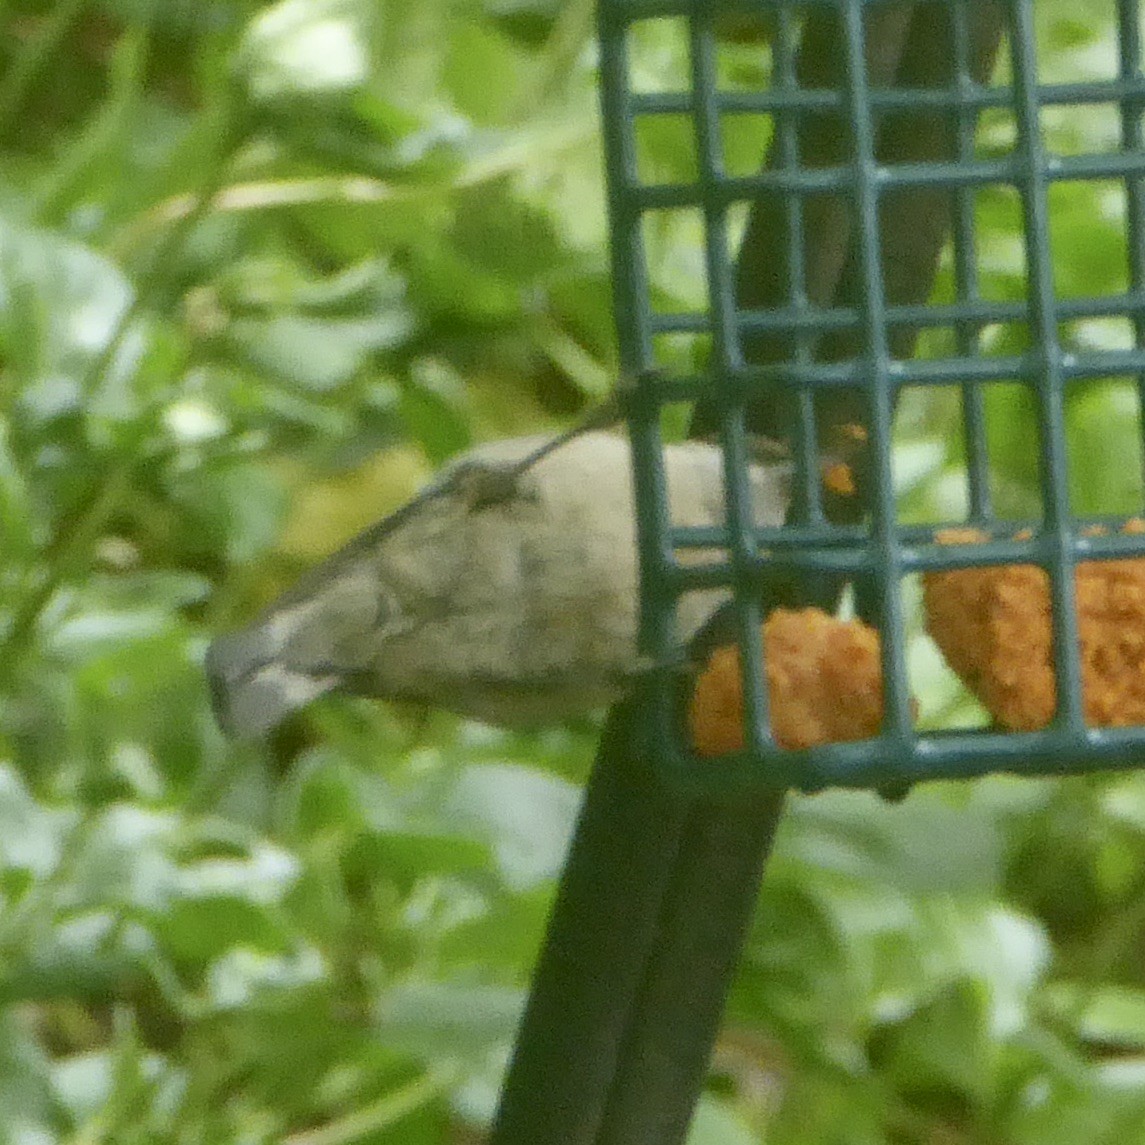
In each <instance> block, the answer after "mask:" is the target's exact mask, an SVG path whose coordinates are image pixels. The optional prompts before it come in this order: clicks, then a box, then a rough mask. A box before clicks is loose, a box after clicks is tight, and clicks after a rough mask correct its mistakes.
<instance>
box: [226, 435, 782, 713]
mask: <svg viewBox="0 0 1145 1145" xmlns="http://www.w3.org/2000/svg"><path fill="white" fill-rule="evenodd" d="M544 444H545V439H544V438H540V437H523V438H513V439H510V440H505V441H498V442H493V443H491V444H487V445H482V446H479V447H477V448H475V449H473V450H471V451H469V452H468V453H466V454H463V455H462V456H460V457H459V458H458V459H456V460H455V461H454V462H452V463H451V464H450V465H448V466H447V467H446V468H445V469H444V470H443V471H442V472H441V473H440V475H439V476H438V478H437V479H436V480H435V481H434V482H433V484H432V485H430V486H429V488H428V489H426V490H425V491H424V492H423V493H421V494H419V495H418V496H417V497H416V498H414V500H413V501H411V502H410V503H409V504H407V505H406V506H404V507H403V508H401V509H399V510H398V511H397V512H396V513H394V514H392V515H391V516H389V517H387V518H386V519H385V520H383V521H381V522H379V523H378V524H377V525H375V526H373V527H372V528H370V529H368V530H366V531H365V532H364V533H362V534H360V535H359V536H358V537H356V538H355V539H354V540H352V541H350V542H349V544H347V545H346V546H345V547H344V548H343V549H341V550H340V551H338V552H336V553H334V554H333V555H332V556H330V557H328V558H327V559H326V560H324V561H322V562H321V563H320V564H318V565H317V566H316V567H315V568H313V569H311V570H310V571H309V572H308V573H307V574H306V575H305V576H303V577H302V579H301V580H300V581H299V583H298V584H297V585H295V586H294V588H292V589H291V590H290V591H288V592H287V593H286V594H284V595H283V596H282V597H281V598H280V599H278V600H277V601H275V602H274V603H273V604H271V605H270V606H269V607H268V608H267V609H266V610H265V611H264V612H263V613H262V614H261V615H260V616H259V617H257V618H256V619H255V620H254V621H253V622H252V623H251V624H250V625H248V626H247V627H246V628H243V629H241V630H240V631H238V632H235V633H231V634H228V635H224V636H221V637H219V638H218V639H217V640H215V641H214V643H213V644H212V645H211V647H210V649H209V650H208V653H207V672H208V676H209V678H210V681H211V690H212V696H213V698H214V702H215V709H216V713H217V715H218V717H219V719H220V722H221V723H222V725H223V727H224V728H225V729H226V730H227V731H228V732H230V733H231V734H234V735H238V736H258V735H263V734H265V733H266V732H268V731H269V730H271V729H272V728H273V727H274V726H275V725H276V724H278V723H279V722H281V720H282V719H283V718H285V717H286V716H287V715H288V714H289V713H290V712H291V711H293V710H295V709H297V708H300V707H302V706H303V705H305V704H307V703H309V702H310V701H311V700H313V699H315V698H316V697H318V696H320V695H322V694H323V693H325V692H329V691H332V690H334V689H339V690H343V691H347V692H351V693H354V694H357V695H366V696H373V697H378V698H381V699H394V700H409V701H415V702H418V703H421V704H426V705H430V706H433V707H438V708H445V709H448V710H450V711H453V712H457V713H459V714H461V715H464V716H468V717H470V718H473V719H476V720H480V721H482V722H484V723H489V724H495V725H502V726H507V727H528V726H537V725H545V724H553V723H557V722H560V721H562V720H565V719H568V718H571V717H574V716H579V715H582V714H586V713H588V712H591V711H593V710H594V709H597V708H600V707H602V706H604V705H606V704H608V703H610V702H611V701H613V700H614V699H616V698H617V697H618V696H619V695H621V694H622V693H623V691H624V690H625V687H626V686H627V685H628V684H629V683H630V682H631V680H632V677H633V674H634V673H635V672H636V671H638V669H639V667H640V663H641V661H640V658H639V656H638V654H637V636H638V625H639V575H638V562H637V554H636V536H635V521H636V517H635V507H634V498H633V482H632V472H631V460H630V450H629V444H628V440H627V438H625V437H623V436H621V435H619V434H616V433H609V432H599V431H594V432H588V433H584V434H581V435H580V436H577V437H573V438H572V439H571V440H568V441H565V442H563V443H562V444H560V445H559V446H558V447H556V448H554V449H552V450H551V451H548V452H545V453H544V454H543V455H542V456H540V457H539V458H538V459H537V460H536V461H535V462H534V463H531V464H529V463H528V459H530V458H532V457H533V456H534V455H535V454H537V452H538V450H539V449H541V447H543V446H544ZM664 465H665V474H666V478H667V488H668V503H669V510H670V516H671V520H672V522H673V524H676V525H680V526H698V527H704V526H719V525H722V524H723V522H724V519H725V513H726V508H725V497H724V483H723V458H722V455H721V453H720V451H719V450H718V449H717V448H716V447H714V446H712V445H708V444H704V443H701V442H687V443H682V444H676V445H668V446H666V447H665V451H664ZM749 479H750V487H751V493H752V500H753V513H754V516H755V519H756V521H757V523H758V524H760V525H779V524H781V523H782V521H783V515H784V510H785V507H786V504H787V501H788V495H789V490H788V486H789V471H788V467H787V466H786V465H768V466H763V465H758V466H753V467H752V468H751V470H750V472H749ZM725 596H726V594H725V593H722V592H721V591H718V590H716V591H708V592H696V593H689V594H687V595H686V596H684V597H683V598H681V600H680V602H679V607H678V614H677V623H678V633H679V636H680V638H681V640H682V641H686V640H687V639H688V638H689V637H690V636H691V635H692V634H693V633H695V632H696V631H697V630H698V629H699V628H700V626H701V625H702V624H703V623H704V621H705V620H706V619H707V618H708V617H709V616H710V615H711V613H712V612H713V611H714V610H715V609H716V608H717V607H718V606H719V604H720V603H721V601H722V599H724V597H725Z"/></svg>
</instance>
